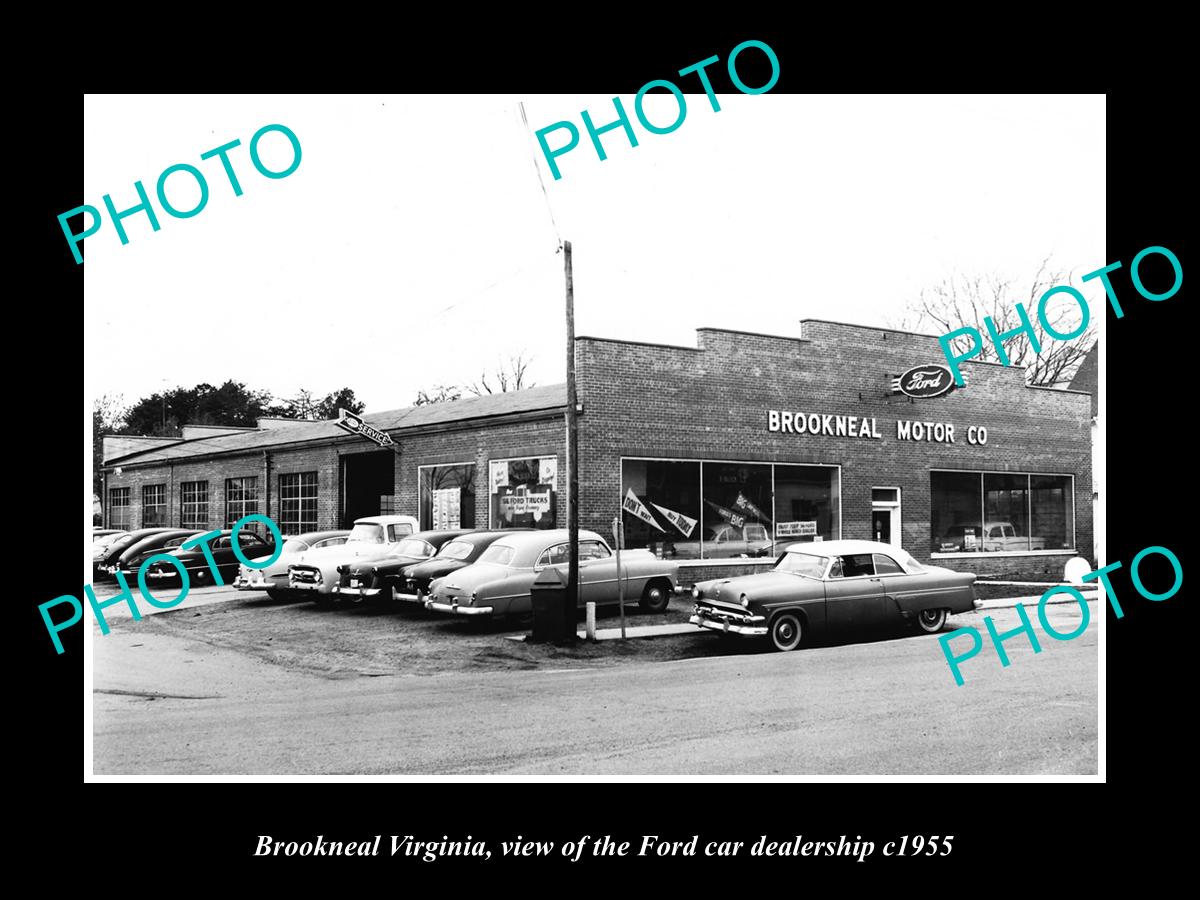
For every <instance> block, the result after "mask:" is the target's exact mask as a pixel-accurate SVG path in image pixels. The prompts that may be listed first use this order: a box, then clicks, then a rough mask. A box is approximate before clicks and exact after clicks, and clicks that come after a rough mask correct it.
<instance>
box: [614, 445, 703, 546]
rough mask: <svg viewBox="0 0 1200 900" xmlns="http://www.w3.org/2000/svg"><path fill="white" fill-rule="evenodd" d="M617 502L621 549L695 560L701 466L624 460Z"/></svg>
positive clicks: (698, 524) (698, 523)
mask: <svg viewBox="0 0 1200 900" xmlns="http://www.w3.org/2000/svg"><path fill="white" fill-rule="evenodd" d="M631 494H632V496H631ZM621 497H622V500H621V507H622V515H621V518H622V521H623V522H624V528H625V546H626V547H628V548H629V549H631V550H635V549H642V548H646V549H648V550H651V551H652V552H653V553H654V554H655V555H656V556H658V557H660V558H663V557H666V558H668V559H670V558H678V559H699V558H700V463H698V462H665V461H660V460H646V459H627V460H624V461H623V462H622V464H621Z"/></svg>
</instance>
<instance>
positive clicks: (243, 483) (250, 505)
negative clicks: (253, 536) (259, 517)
mask: <svg viewBox="0 0 1200 900" xmlns="http://www.w3.org/2000/svg"><path fill="white" fill-rule="evenodd" d="M258 511H259V510H258V476H257V475H247V476H246V477H244V478H226V479H225V527H226V528H232V527H233V525H234V523H235V522H237V520H238V519H240V518H242V517H243V516H248V515H251V514H253V513H257V512H258ZM245 527H246V528H249V529H250V530H251V531H261V530H262V529H263V526H262V523H261V522H249V523H247V524H246V526H245Z"/></svg>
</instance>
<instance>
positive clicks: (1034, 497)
mask: <svg viewBox="0 0 1200 900" xmlns="http://www.w3.org/2000/svg"><path fill="white" fill-rule="evenodd" d="M1029 494H1030V501H1031V502H1032V505H1033V521H1032V522H1031V523H1030V527H1029V534H1030V539H1031V541H1032V543H1033V548H1034V549H1035V550H1039V549H1043V548H1044V549H1046V550H1070V549H1074V547H1073V545H1074V541H1073V536H1074V534H1075V503H1074V497H1073V495H1072V484H1071V478H1070V476H1069V475H1032V476H1030V491H1029ZM1039 544H1041V545H1042V546H1040V547H1039Z"/></svg>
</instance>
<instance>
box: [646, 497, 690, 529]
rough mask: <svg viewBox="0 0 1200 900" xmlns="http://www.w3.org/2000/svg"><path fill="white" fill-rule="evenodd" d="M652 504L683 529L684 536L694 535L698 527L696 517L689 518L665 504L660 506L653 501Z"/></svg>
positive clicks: (672, 522)
mask: <svg viewBox="0 0 1200 900" xmlns="http://www.w3.org/2000/svg"><path fill="white" fill-rule="evenodd" d="M650 505H651V506H653V507H654V508H655V509H657V510H658V511H659V512H660V513H662V514H663V516H665V517H666V520H667V521H668V522H670V523H671V524H672V525H674V526H675V527H676V528H678V529H679V530H680V531H682V532H683V536H684V537H691V536H692V532H693V531H695V529H696V523H697V520H696V519H692V518H689V517H688V516H685V515H684V514H683V513H677V512H675V510H673V509H667V508H666V507H665V506H659V505H658V504H657V503H653V502H651V504H650Z"/></svg>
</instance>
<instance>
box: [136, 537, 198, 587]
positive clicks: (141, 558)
mask: <svg viewBox="0 0 1200 900" xmlns="http://www.w3.org/2000/svg"><path fill="white" fill-rule="evenodd" d="M203 533H204V532H202V531H197V530H196V529H195V528H172V529H170V530H168V531H159V532H157V533H155V534H151V535H148V536H146V537H144V538H142V539H141V540H140V541H136V542H134V543H133V544H131V545H130V546H129V547H128V549H126V550H125V552H123V553H122V554H121V555H120V556H118V557H117V561H116V563H114V571H115V572H122V573H124V575H125V578H126V579H128V578H129V577H130V576H133V577H137V571H138V568H139V567H140V566H141V565H142V563H143V562H145V561H146V560H147V559H149V558H150V557H151V556H153V555H154V554H156V553H168V552H170V551H171V550H174V549H175V548H176V547H178V546H179V545H180V544H182V543H183V542H184V541H186V540H187V539H188V538H193V537H195V536H196V535H198V534H203Z"/></svg>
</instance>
